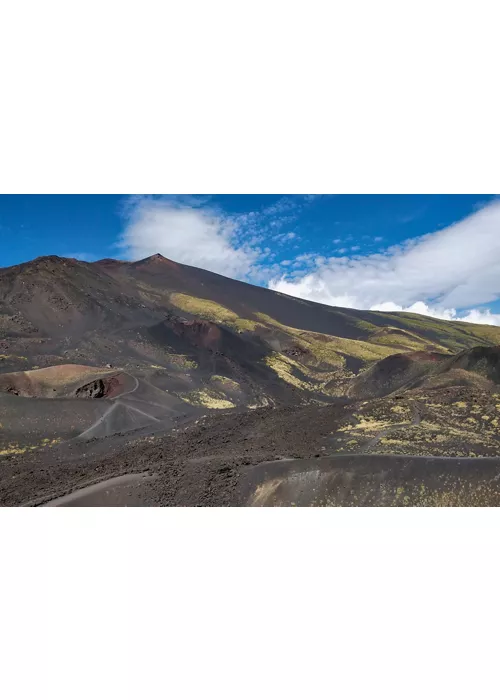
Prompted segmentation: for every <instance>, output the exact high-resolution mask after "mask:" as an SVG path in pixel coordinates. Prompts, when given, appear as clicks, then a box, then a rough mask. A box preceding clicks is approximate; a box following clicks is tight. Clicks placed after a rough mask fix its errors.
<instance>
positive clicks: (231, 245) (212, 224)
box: [117, 195, 312, 282]
mask: <svg viewBox="0 0 500 700" xmlns="http://www.w3.org/2000/svg"><path fill="white" fill-rule="evenodd" d="M311 202H312V200H306V199H304V197H302V196H299V197H293V198H292V197H285V196H284V197H280V198H279V199H278V200H276V201H275V202H274V203H273V204H272V205H271V206H269V207H266V208H264V209H263V210H261V211H250V212H246V213H243V214H238V215H229V214H227V213H226V212H223V211H221V210H220V209H218V208H217V207H215V206H214V205H213V204H212V202H211V200H210V198H208V197H192V196H189V195H186V196H178V195H176V196H161V197H157V196H156V197H155V196H140V195H135V196H133V197H131V198H128V199H127V201H126V202H125V204H124V206H123V208H122V215H123V216H124V218H125V220H126V226H125V229H124V231H123V233H122V235H121V236H120V239H119V241H118V244H117V246H118V248H119V249H120V250H121V251H122V254H123V255H124V256H125V257H127V258H128V259H132V260H137V259H139V258H144V257H148V256H149V255H153V254H154V253H162V255H165V256H166V257H170V258H172V259H173V260H175V261H177V262H181V263H186V264H189V265H194V266H198V267H203V268H205V269H207V270H211V271H213V272H218V273H221V274H224V275H228V276H230V277H239V278H241V279H251V280H252V281H256V282H264V281H267V280H268V279H269V277H270V276H271V275H276V274H279V270H280V268H279V266H278V265H277V264H274V263H273V264H272V265H269V262H268V261H269V259H270V255H271V253H272V251H271V249H270V248H269V247H265V246H264V244H265V241H266V240H270V241H273V242H274V243H275V245H283V244H285V243H291V242H292V241H294V242H295V241H296V240H298V236H297V234H296V233H295V232H293V231H286V230H285V231H283V228H285V227H286V226H288V225H289V224H290V223H292V222H293V221H295V220H296V217H297V216H298V215H299V213H300V212H301V211H303V209H304V208H305V207H306V206H309V204H310V203H311ZM263 246H264V247H263Z"/></svg>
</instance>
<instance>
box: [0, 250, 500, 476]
mask: <svg viewBox="0 0 500 700" xmlns="http://www.w3.org/2000/svg"><path fill="white" fill-rule="evenodd" d="M499 345H500V328H496V327H491V326H485V325H474V324H468V323H460V322H450V321H441V320H437V319H434V318H428V317H424V316H419V315H417V314H410V313H383V312H375V311H360V310H354V309H343V308H335V307H331V306H326V305H322V304H317V303H314V302H310V301H306V300H303V299H296V298H294V297H290V296H287V295H284V294H281V293H278V292H274V291H271V290H268V289H264V288H262V287H258V286H254V285H251V284H247V283H245V282H240V281H237V280H233V279H229V278H227V277H223V276H221V275H218V274H215V273H212V272H208V271H206V270H201V269H198V268H195V267H191V266H189V265H181V264H179V263H176V262H173V261H172V260H168V259H166V258H164V257H163V256H162V255H159V254H157V255H153V256H151V257H149V258H146V259H144V260H139V261H137V262H124V261H119V260H113V259H104V260H99V261H97V262H94V263H87V262H82V261H79V260H75V259H68V258H60V257H58V256H47V257H41V258H37V259H35V260H33V261H30V262H27V263H23V264H20V265H16V266H13V267H8V268H2V269H0V423H1V425H2V428H1V430H0V458H1V457H2V456H3V457H4V459H7V460H10V462H12V463H14V462H15V460H21V461H22V460H27V459H28V455H30V457H29V459H30V460H32V459H35V458H38V456H39V454H40V455H41V454H45V453H47V450H48V447H47V446H48V445H53V446H54V448H53V449H52V452H53V453H54V454H55V453H56V452H57V449H58V448H57V445H58V444H60V443H61V444H64V445H69V446H70V447H71V449H73V450H76V451H77V452H78V451H79V450H80V451H81V450H84V453H85V454H86V455H89V454H90V452H91V451H92V450H94V451H95V450H97V451H99V450H101V449H102V450H106V449H108V448H104V447H102V445H103V444H104V443H106V440H104V442H103V439H105V438H106V439H108V440H109V439H111V438H113V439H114V440H115V442H116V440H117V439H119V438H120V436H121V438H123V440H142V439H149V437H147V436H151V435H153V434H154V435H158V434H164V435H167V434H168V435H173V434H175V433H176V431H177V432H178V431H180V430H183V429H184V428H183V427H182V426H186V425H191V424H192V423H193V421H198V420H205V418H202V417H204V416H208V419H209V420H210V415H211V414H213V415H214V416H219V420H226V418H225V416H227V415H230V414H232V413H234V414H235V415H238V416H250V414H255V415H256V416H261V415H262V416H277V415H278V413H279V412H280V411H285V412H286V411H290V410H292V411H297V410H298V411H301V410H302V411H305V410H306V408H307V407H308V406H309V407H316V409H317V410H320V408H321V407H324V409H323V408H321V410H325V411H333V412H335V411H338V410H339V407H340V406H343V407H344V408H343V409H342V410H351V409H347V408H346V407H348V406H351V407H352V406H354V404H353V403H352V402H353V401H358V402H359V401H360V400H365V401H366V400H369V401H371V400H375V399H382V400H384V401H386V404H384V406H386V405H389V403H387V402H391V401H393V398H391V397H394V395H395V394H398V393H399V394H401V392H404V393H405V396H410V395H412V394H411V392H416V391H420V392H422V391H424V390H429V391H434V390H439V389H443V388H446V389H447V390H453V391H455V390H456V391H462V392H463V391H465V390H470V391H471V392H473V391H482V392H484V393H485V395H486V394H488V396H491V395H492V394H493V392H494V391H495V387H496V385H497V383H498V382H499V380H500V372H499V370H498V367H499V366H500V365H499V362H500V351H499V348H498V346H499ZM384 397H386V398H384ZM415 400H417V399H415ZM356 405H357V404H356ZM374 405H375V404H374ZM377 405H378V404H377ZM316 409H314V410H316ZM307 410H309V409H307ZM311 410H313V408H311ZM352 410H353V411H354V410H355V409H354V408H352ZM364 410H365V409H364ZM410 414H411V412H410ZM410 414H408V415H409V416H410V418H411V415H410ZM294 415H295V414H294ZM303 415H304V416H305V415H306V414H303ZM332 415H333V414H332ZM353 415H354V414H353ZM214 420H216V419H215V418H214ZM228 420H229V419H228ZM231 420H234V419H231ZM241 420H250V417H248V419H247V418H246V417H245V418H243V417H242V418H241ZM251 420H253V419H251ZM266 420H270V421H271V423H272V422H273V421H274V418H266ZM271 423H270V425H271ZM228 430H229V429H228ZM344 432H345V431H344ZM341 437H342V436H341ZM221 439H222V438H221ZM308 439H309V438H307V440H308ZM89 440H94V441H97V442H95V443H94V442H93V443H92V445H94V447H92V446H91V445H90V446H89V442H88V441H89ZM123 440H122V442H123ZM304 440H306V438H304ZM339 440H340V438H339ZM341 442H342V440H341ZM354 442H355V441H354ZM113 444H115V443H113ZM116 444H118V443H116ZM120 444H121V443H120ZM82 445H83V447H82ZM342 445H343V446H344V442H342ZM257 447H258V445H257ZM372 447H373V446H372ZM372 447H371V448H370V449H372ZM89 450H90V452H89ZM211 451H212V452H213V449H212V448H211V447H209V446H208V445H207V446H206V454H207V455H210V454H211ZM299 451H300V450H299ZM266 454H267V453H266ZM263 456H265V455H263ZM271 456H272V455H271ZM87 458H88V457H87ZM28 461H29V460H28ZM139 461H140V460H139ZM84 481H85V480H84Z"/></svg>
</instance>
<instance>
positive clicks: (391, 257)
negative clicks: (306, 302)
mask: <svg viewBox="0 0 500 700" xmlns="http://www.w3.org/2000/svg"><path fill="white" fill-rule="evenodd" d="M338 252H339V253H344V252H346V251H345V250H344V249H341V250H339V251H338ZM269 286H270V288H271V289H274V290H277V291H280V292H284V293H286V294H291V295H294V296H298V297H302V298H305V299H311V300H312V301H318V302H321V303H324V304H331V305H334V306H350V307H354V308H362V309H363V308H364V309H367V308H368V309H369V308H372V309H373V308H377V309H381V308H386V309H389V308H391V309H394V310H396V309H398V310H400V309H405V310H410V309H411V310H413V311H416V312H417V313H427V314H429V315H433V316H437V317H439V318H454V319H460V320H466V321H471V322H477V323H492V324H495V325H500V322H499V319H500V315H497V314H492V313H490V312H489V311H487V310H486V311H485V310H479V309H472V310H469V311H466V312H461V313H458V312H457V311H456V309H471V307H472V306H475V305H482V304H485V303H488V302H492V301H494V300H496V299H498V297H499V296H500V203H499V202H498V201H495V202H493V203H491V204H489V205H488V206H486V207H484V208H483V209H481V210H480V211H478V212H475V213H474V214H472V215H471V216H469V217H468V218H466V219H464V220H463V221H460V222H458V223H455V224H453V225H451V226H449V227H448V228H446V229H443V230H441V231H438V232H436V233H431V234H428V235H425V236H421V237H420V238H417V239H412V240H409V241H407V242H405V243H403V244H402V245H399V246H393V247H392V248H389V249H388V250H386V251H385V252H384V253H378V254H372V255H367V256H363V257H359V256H358V257H356V258H347V257H342V258H339V257H330V258H328V260H327V261H326V262H324V263H320V264H314V261H313V264H312V265H311V264H310V265H309V267H308V269H307V270H306V271H304V273H303V274H302V276H301V277H299V278H298V277H297V275H295V278H294V279H290V278H289V277H287V276H286V275H282V276H281V277H280V278H279V279H274V280H272V281H271V282H270V283H269ZM417 309H418V311H417Z"/></svg>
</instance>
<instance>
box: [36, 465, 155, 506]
mask: <svg viewBox="0 0 500 700" xmlns="http://www.w3.org/2000/svg"><path fill="white" fill-rule="evenodd" d="M153 479H154V477H152V476H149V475H148V474H145V473H143V474H125V475H123V476H117V477H114V478H112V479H106V480H105V481H100V482H99V483H97V484H92V485H91V486H86V487H84V488H82V489H78V490H77V491H73V492H72V493H69V494H67V495H66V496H61V497H60V498H56V499H54V500H52V501H49V502H48V503H44V504H43V507H55V508H58V507H75V506H76V507H82V506H87V507H96V506H105V507H107V506H141V505H147V491H148V487H149V486H150V485H151V482H152V481H153Z"/></svg>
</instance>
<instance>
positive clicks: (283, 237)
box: [273, 231, 298, 245]
mask: <svg viewBox="0 0 500 700" xmlns="http://www.w3.org/2000/svg"><path fill="white" fill-rule="evenodd" d="M296 238H298V236H297V234H296V233H293V231H290V233H277V234H276V235H275V236H273V241H277V242H278V243H279V245H283V243H286V242H287V241H293V240H294V239H296Z"/></svg>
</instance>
